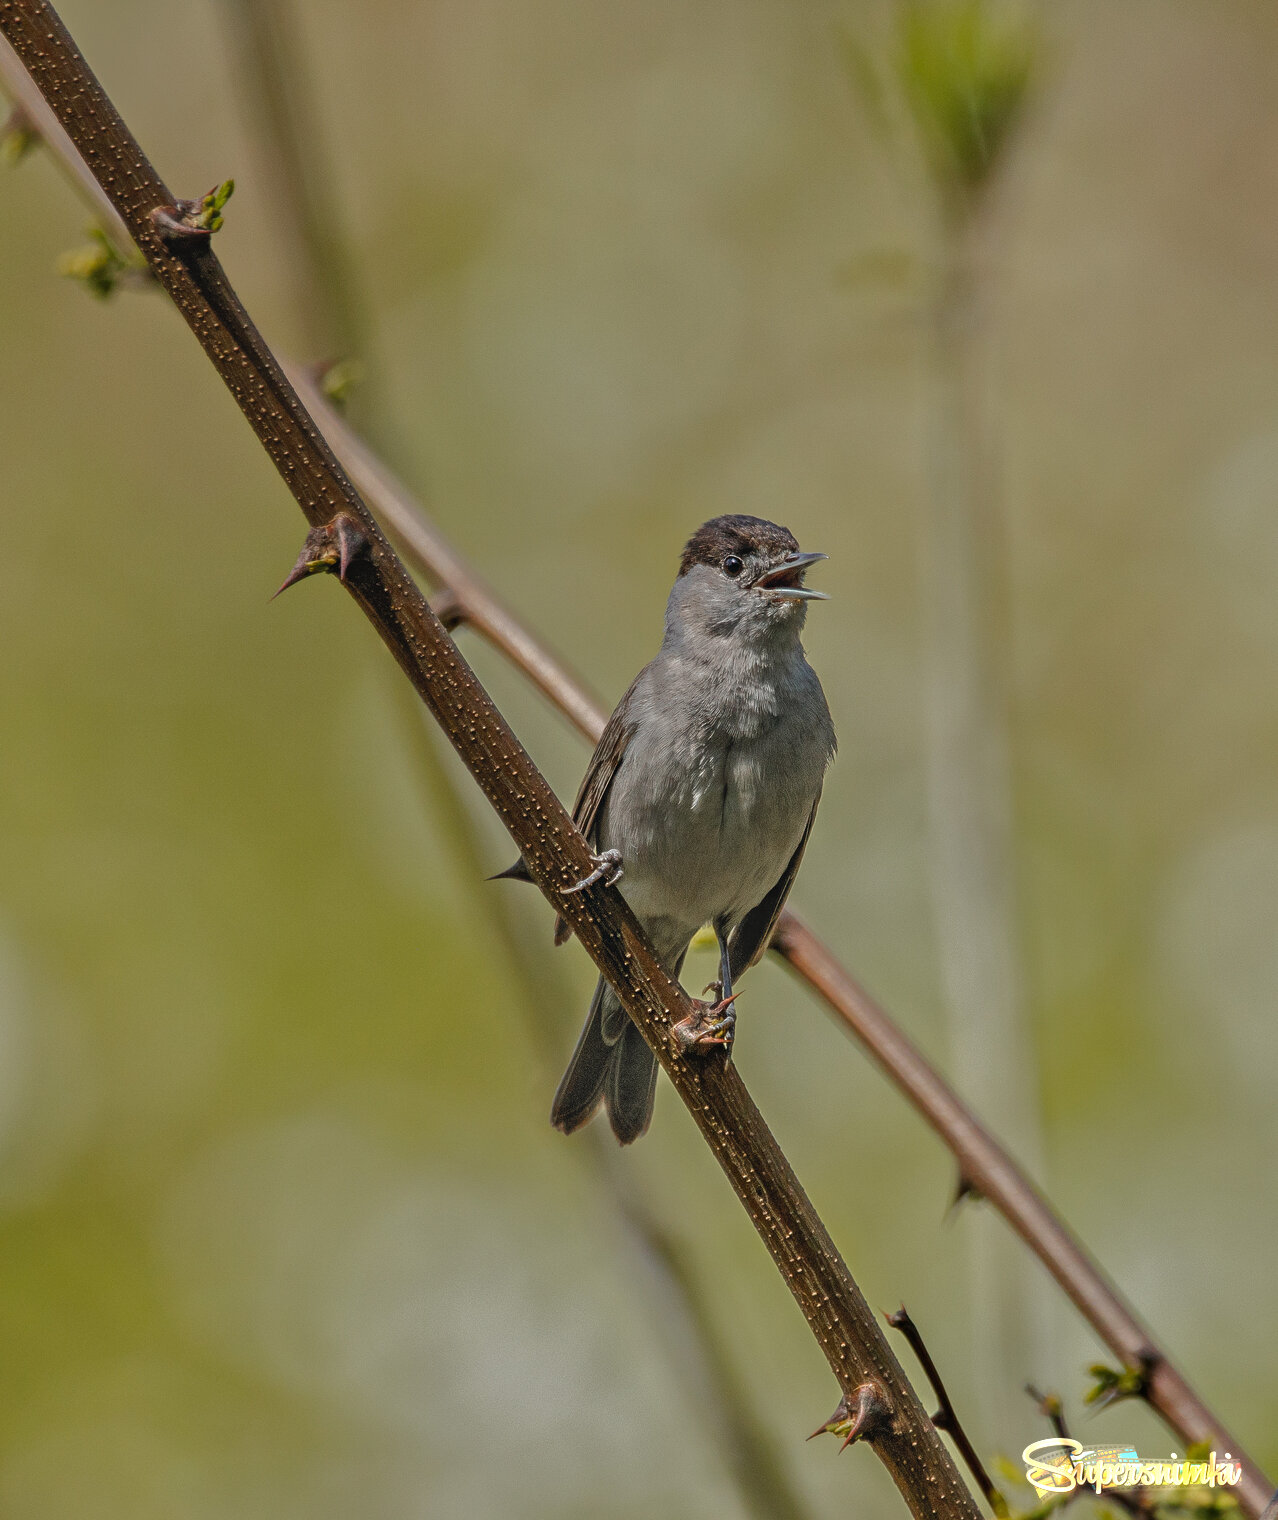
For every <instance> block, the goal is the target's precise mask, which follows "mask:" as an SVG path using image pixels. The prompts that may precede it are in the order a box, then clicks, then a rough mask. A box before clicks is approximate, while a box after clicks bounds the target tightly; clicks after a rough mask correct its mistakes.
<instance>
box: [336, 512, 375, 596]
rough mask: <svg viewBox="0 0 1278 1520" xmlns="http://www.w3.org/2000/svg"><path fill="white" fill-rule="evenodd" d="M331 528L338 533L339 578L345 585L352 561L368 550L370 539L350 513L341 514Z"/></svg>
mask: <svg viewBox="0 0 1278 1520" xmlns="http://www.w3.org/2000/svg"><path fill="white" fill-rule="evenodd" d="M329 526H330V527H331V528H335V529H336V531H337V578H338V580H339V581H341V583H342V584H343V585H345V584H346V572H347V571H348V570H349V569H350V567H351V561H352V560H353V559H355V558H356V556H357V555H360V554H362V553H363V552H364V550H365V549H367V548H368V539H367V538H366V537H365V536H364V530H363V528H361V527H360V525H359V524H358V523H357V522H356V521H355V519H354V518H353V517H352V516H351V515H350V513H349V512H339V513H338V514H337V516H336V517H335V518H334V519H333V521H332V522H331V523H330V524H329Z"/></svg>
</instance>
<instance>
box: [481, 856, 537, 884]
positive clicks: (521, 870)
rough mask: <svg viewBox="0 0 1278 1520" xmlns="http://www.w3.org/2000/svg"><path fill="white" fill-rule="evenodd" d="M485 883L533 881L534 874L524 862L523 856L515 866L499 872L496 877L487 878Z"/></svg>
mask: <svg viewBox="0 0 1278 1520" xmlns="http://www.w3.org/2000/svg"><path fill="white" fill-rule="evenodd" d="M484 880H485V881H531V880H532V873H531V872H530V871H529V869H528V866H527V865H526V864H525V862H524V857H523V856H522V855H521V856H520V857H519V859H518V860H517V861H516V862H515V863H514V865H513V866H507V867H506V869H505V870H504V871H498V872H497V873H496V875H495V876H486V877H485V878H484Z"/></svg>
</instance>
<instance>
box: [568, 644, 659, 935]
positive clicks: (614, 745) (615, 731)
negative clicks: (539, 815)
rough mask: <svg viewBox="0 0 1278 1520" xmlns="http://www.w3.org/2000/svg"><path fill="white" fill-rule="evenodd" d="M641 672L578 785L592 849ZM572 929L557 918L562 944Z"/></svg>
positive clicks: (630, 728)
mask: <svg viewBox="0 0 1278 1520" xmlns="http://www.w3.org/2000/svg"><path fill="white" fill-rule="evenodd" d="M642 674H643V672H642V671H641V672H640V675H638V676H636V677H635V678H634V680H633V681H632V682H631V683H630V689H629V690H628V691H627V692H626V694H625V696H624V697H622V699H621V701H620V702H618V703H617V707H616V711H615V712H614V713H613V715H612V717H611V718H609V719H608V722H607V724H606V725H605V726H604V731H603V733H602V734H600V735H599V743H598V744H596V745H595V752H594V754H593V755H591V757H590V764H589V765H588V766H587V767H586V774H585V775H584V776H583V777H582V778H581V786H580V787H579V788H578V789H577V800H576V801H575V802H574V803H573V805H572V821H573V822H574V823H575V824H576V825H577V827H578V828H579V829H580V830H581V832H582V833H583V834H584V835H585V836H586V842H587V843H588V844H589V845H590V848H591V849H592V850H593V849H594V848H595V847H596V845H597V844H598V842H599V841H598V839H597V838H596V826H597V824H598V821H599V811H600V809H601V808H602V807H603V805H604V799H605V798H606V797H607V795H608V788H609V787H610V786H611V785H612V782H613V778H614V777H615V776H616V774H617V771H618V769H619V768H620V766H621V761H622V758H623V756H624V755H625V753H626V745H627V744H629V742H630V735H631V734H632V733H633V732H634V722H633V720H632V719H631V717H630V698H631V696H632V695H633V693H634V689H635V687H636V686H637V685H638V684H639V680H640V676H641V675H642ZM570 933H571V930H570V929H569V928H568V925H567V924H566V923H565V922H564V920H563V919H562V918H556V919H555V943H556V944H557V945H562V944H563V942H564V941H565V940H566V939H567V938H568V936H569V934H570Z"/></svg>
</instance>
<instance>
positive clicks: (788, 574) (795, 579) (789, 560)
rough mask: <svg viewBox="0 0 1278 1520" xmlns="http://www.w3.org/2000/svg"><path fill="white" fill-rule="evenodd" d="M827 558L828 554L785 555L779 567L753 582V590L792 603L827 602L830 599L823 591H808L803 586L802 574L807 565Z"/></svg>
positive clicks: (766, 571)
mask: <svg viewBox="0 0 1278 1520" xmlns="http://www.w3.org/2000/svg"><path fill="white" fill-rule="evenodd" d="M829 557H830V556H829V555H828V554H787V555H786V557H785V558H784V559H783V560H782V561H781V563H780V564H779V565H773V567H772V569H771V570H765V571H764V573H763V574H762V575H761V576H760V577H759V578H758V580H757V581H755V583H754V585H755V590H757V591H766V592H767V594H768V595H769V596H775V597H784V598H785V600H786V601H792V602H828V601H829V600H830V598H829V597H828V596H827V595H826V594H825V592H824V591H810V590H809V589H808V588H807V587H806V586H805V585H804V584H803V572H804V571H805V570H806V569H807V568H808V566H809V565H815V564H816V562H817V561H818V560H822V559H829Z"/></svg>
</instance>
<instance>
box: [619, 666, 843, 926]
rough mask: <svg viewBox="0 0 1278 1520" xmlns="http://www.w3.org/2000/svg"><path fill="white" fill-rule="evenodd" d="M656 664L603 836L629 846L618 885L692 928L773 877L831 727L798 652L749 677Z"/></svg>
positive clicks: (794, 838)
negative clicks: (784, 664)
mask: <svg viewBox="0 0 1278 1520" xmlns="http://www.w3.org/2000/svg"><path fill="white" fill-rule="evenodd" d="M649 669H650V671H651V672H652V675H651V676H650V677H649V678H648V679H646V680H645V681H643V682H641V683H640V685H639V687H638V688H637V689H636V691H635V693H634V696H633V699H632V700H633V702H634V711H633V714H632V717H633V721H634V728H633V732H632V735H631V738H630V742H629V743H628V744H627V746H626V751H625V755H624V757H623V759H622V762H621V765H620V767H619V769H618V772H617V775H616V777H615V779H614V781H613V784H612V787H611V789H610V791H609V795H608V800H607V804H606V806H605V809H604V813H603V816H602V818H601V820H600V831H599V842H600V845H601V847H604V848H614V849H619V850H620V851H621V855H622V859H623V861H624V868H625V876H624V878H623V880H622V884H621V890H622V893H623V894H624V896H625V897H626V899H627V901H628V902H629V903H630V905H631V907H632V908H633V909H634V910H635V912H636V913H637V914H638V915H639V917H640V918H641V919H642V920H644V921H645V922H646V923H651V922H653V921H655V920H657V919H668V920H670V921H671V923H672V924H673V925H675V926H676V927H677V930H678V932H684V931H686V932H687V933H688V934H691V933H692V932H694V931H695V930H696V929H697V928H699V927H700V926H701V925H702V924H704V923H708V922H712V921H715V920H718V919H721V918H724V919H727V920H729V921H730V922H736V921H737V920H738V919H740V918H741V917H742V916H743V915H744V914H745V913H746V912H748V911H749V909H750V908H752V907H753V906H754V905H755V904H756V903H758V902H759V901H760V900H761V899H762V898H763V897H764V896H765V895H766V894H767V893H768V891H770V890H771V888H772V887H773V885H774V884H775V883H776V882H777V880H778V879H779V877H780V876H781V874H782V872H783V871H784V870H785V867H786V865H787V863H788V862H789V860H790V857H791V856H792V855H793V853H794V851H795V849H796V848H797V847H798V844H799V841H800V839H801V838H802V837H803V831H804V829H805V828H806V827H807V822H808V817H809V815H810V813H811V810H812V806H813V803H814V802H815V800H816V798H817V796H818V794H819V792H820V789H821V780H822V775H823V773H824V770H825V766H826V762H827V761H828V759H829V755H830V751H831V748H832V742H833V737H832V734H831V732H830V728H829V715H828V712H827V711H826V708H825V701H824V697H823V696H822V694H821V688H820V684H819V682H817V679H816V676H815V675H814V674H813V673H812V671H811V669H810V667H809V666H808V665H807V663H806V661H804V660H803V659H802V656H801V655H800V657H799V661H798V665H797V666H796V667H795V668H794V669H792V670H791V669H785V670H781V671H776V672H764V673H762V674H760V673H757V672H756V673H752V674H751V677H750V679H748V680H725V679H715V678H714V676H713V673H711V674H710V675H709V676H707V675H706V674H705V673H704V672H702V671H701V670H699V669H697V668H695V667H694V668H693V669H692V670H688V669H686V668H681V667H680V665H679V664H678V663H677V662H673V661H670V662H667V663H666V668H665V669H661V668H660V662H654V666H653V667H649ZM672 937H678V936H677V933H675V932H674V931H673V930H672Z"/></svg>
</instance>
